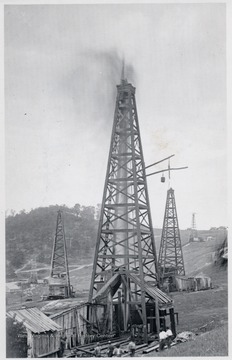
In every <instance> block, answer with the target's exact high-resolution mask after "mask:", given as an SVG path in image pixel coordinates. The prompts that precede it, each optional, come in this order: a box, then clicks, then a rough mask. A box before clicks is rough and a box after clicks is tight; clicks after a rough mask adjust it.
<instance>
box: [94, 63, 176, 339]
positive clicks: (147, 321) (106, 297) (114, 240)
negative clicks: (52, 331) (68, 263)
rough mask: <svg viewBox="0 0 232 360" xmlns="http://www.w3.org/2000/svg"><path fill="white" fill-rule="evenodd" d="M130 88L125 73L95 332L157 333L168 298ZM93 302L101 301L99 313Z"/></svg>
mask: <svg viewBox="0 0 232 360" xmlns="http://www.w3.org/2000/svg"><path fill="white" fill-rule="evenodd" d="M158 285H159V278H158V268H157V256H156V248H155V241H154V234H153V226H152V221H151V212H150V204H149V198H148V189H147V180H146V173H145V164H144V158H143V151H142V143H141V137H140V130H139V123H138V115H137V109H136V100H135V87H134V86H132V84H130V83H128V82H127V80H126V79H125V77H124V67H123V71H122V78H121V83H120V85H118V86H117V98H116V106H115V113H114V122H113V129H112V135H111V143H110V151H109V158H108V164H107V171H106V179H105V185H104V191H103V199H102V207H101V213H100V219H99V228H98V235H97V242H96V250H95V257H94V264H93V273H92V279H91V285H90V293H89V304H90V305H89V311H88V320H89V323H93V318H95V319H96V318H98V322H99V331H101V332H103V333H107V332H113V331H116V332H119V333H121V332H127V331H132V328H133V329H136V330H135V331H137V328H139V327H140V329H142V330H141V331H142V334H143V338H144V341H145V342H147V339H148V333H149V332H154V331H158V329H159V326H160V308H161V307H163V308H164V307H167V308H170V309H172V311H173V303H172V300H171V299H170V298H169V297H168V296H167V295H166V294H164V293H162V292H161V290H160V289H159V288H158ZM97 304H99V305H100V304H101V305H102V304H104V312H103V313H101V312H100V310H98V307H97V306H93V305H97Z"/></svg>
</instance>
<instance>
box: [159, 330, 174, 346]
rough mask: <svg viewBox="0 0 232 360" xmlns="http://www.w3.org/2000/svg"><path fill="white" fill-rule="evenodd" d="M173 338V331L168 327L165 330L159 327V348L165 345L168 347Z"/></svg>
mask: <svg viewBox="0 0 232 360" xmlns="http://www.w3.org/2000/svg"><path fill="white" fill-rule="evenodd" d="M172 339H173V333H172V330H171V329H169V327H168V326H167V327H166V331H165V330H164V329H160V333H159V349H160V350H163V349H164V347H165V345H167V347H168V348H170V347H171V343H172Z"/></svg>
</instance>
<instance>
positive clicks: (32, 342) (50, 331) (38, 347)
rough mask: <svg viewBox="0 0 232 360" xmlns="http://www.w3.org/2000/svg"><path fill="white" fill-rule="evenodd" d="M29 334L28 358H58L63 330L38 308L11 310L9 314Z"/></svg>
mask: <svg viewBox="0 0 232 360" xmlns="http://www.w3.org/2000/svg"><path fill="white" fill-rule="evenodd" d="M7 316H9V317H11V318H12V319H14V320H15V321H17V322H19V323H23V325H24V326H25V328H26V332H27V346H28V353H27V357H30V358H35V357H37V358H40V357H58V352H59V350H60V336H61V331H62V328H61V326H60V325H58V324H57V323H56V322H55V321H53V320H52V319H50V318H49V317H48V316H46V315H45V314H44V313H42V312H41V311H40V310H39V309H37V308H35V307H34V308H28V309H21V310H11V311H8V312H7Z"/></svg>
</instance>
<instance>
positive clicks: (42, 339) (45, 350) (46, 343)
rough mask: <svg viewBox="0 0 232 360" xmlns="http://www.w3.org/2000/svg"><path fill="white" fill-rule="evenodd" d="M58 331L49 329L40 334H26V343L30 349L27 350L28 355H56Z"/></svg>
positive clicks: (58, 338) (58, 347) (58, 343)
mask: <svg viewBox="0 0 232 360" xmlns="http://www.w3.org/2000/svg"><path fill="white" fill-rule="evenodd" d="M60 335H61V334H60V332H58V331H55V332H52V331H49V332H46V333H41V334H33V333H30V334H28V343H29V345H30V346H31V349H30V350H29V351H30V352H28V355H29V356H28V357H42V356H43V355H44V357H45V356H46V354H49V356H48V357H56V354H57V352H58V351H59V349H60Z"/></svg>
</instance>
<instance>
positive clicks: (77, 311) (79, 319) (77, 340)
mask: <svg viewBox="0 0 232 360" xmlns="http://www.w3.org/2000/svg"><path fill="white" fill-rule="evenodd" d="M102 312H103V308H101V307H100V308H97V309H96V314H97V317H98V315H99V317H100V314H101V316H102ZM85 319H87V306H86V305H85V306H82V307H78V308H72V309H70V310H69V311H67V312H64V313H62V314H57V316H52V320H54V321H55V322H56V323H57V324H59V325H60V326H61V327H62V329H63V331H64V333H65V336H66V338H67V340H66V348H67V349H71V348H73V347H75V346H77V345H83V344H84V343H89V342H91V341H94V340H95V337H96V336H95V335H92V336H91V335H88V333H87V322H86V321H85Z"/></svg>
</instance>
